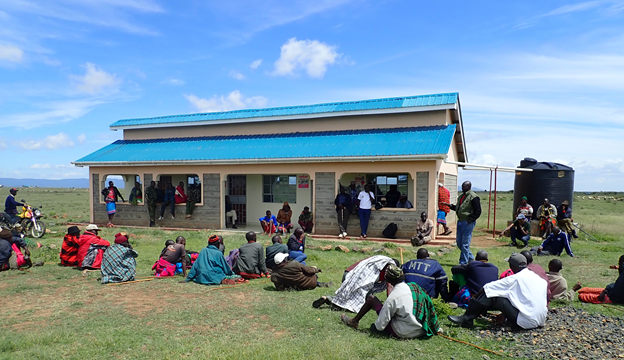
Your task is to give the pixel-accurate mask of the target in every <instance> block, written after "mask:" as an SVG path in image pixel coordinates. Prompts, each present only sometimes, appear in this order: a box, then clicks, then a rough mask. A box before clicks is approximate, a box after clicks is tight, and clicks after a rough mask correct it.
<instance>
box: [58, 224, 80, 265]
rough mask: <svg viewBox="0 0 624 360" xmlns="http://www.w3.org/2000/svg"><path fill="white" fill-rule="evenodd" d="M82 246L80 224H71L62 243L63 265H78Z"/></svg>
mask: <svg viewBox="0 0 624 360" xmlns="http://www.w3.org/2000/svg"><path fill="white" fill-rule="evenodd" d="M79 248H80V229H79V228H78V226H71V227H69V228H68V229H67V235H65V237H64V238H63V245H61V253H60V255H59V256H60V258H61V265H62V266H78V265H80V264H79V263H78V249H79Z"/></svg>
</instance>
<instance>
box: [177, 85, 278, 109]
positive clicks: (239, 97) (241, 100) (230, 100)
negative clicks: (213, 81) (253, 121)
mask: <svg viewBox="0 0 624 360" xmlns="http://www.w3.org/2000/svg"><path fill="white" fill-rule="evenodd" d="M184 97H185V98H186V99H187V100H188V101H189V102H190V103H191V104H192V105H193V106H194V107H195V108H196V109H197V110H199V111H201V112H217V111H229V110H239V109H245V108H248V107H263V106H265V105H266V103H267V99H266V98H265V97H263V96H252V97H245V96H244V95H243V94H241V93H240V91H238V90H234V91H232V92H231V93H229V94H228V95H227V96H217V95H215V96H213V97H212V98H210V99H202V98H199V97H197V96H195V95H193V94H189V95H184Z"/></svg>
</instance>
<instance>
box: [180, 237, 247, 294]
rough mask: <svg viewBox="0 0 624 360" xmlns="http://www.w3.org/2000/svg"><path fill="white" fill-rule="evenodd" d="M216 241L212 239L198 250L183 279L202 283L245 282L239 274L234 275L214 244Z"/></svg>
mask: <svg viewBox="0 0 624 360" xmlns="http://www.w3.org/2000/svg"><path fill="white" fill-rule="evenodd" d="M209 241H210V240H209ZM216 243H217V242H215V241H214V239H213V242H212V243H210V242H209V243H208V246H207V247H205V248H203V249H202V250H201V251H200V252H199V255H197V259H196V260H195V262H194V263H193V267H192V268H191V270H190V271H189V273H188V276H187V277H186V279H185V280H184V281H186V282H189V281H194V282H196V283H198V284H202V285H219V284H226V285H232V284H234V283H242V282H245V280H243V279H242V278H241V277H240V276H235V275H234V272H232V269H230V266H229V265H228V263H227V261H225V257H224V256H223V253H221V251H220V250H219V249H218V248H217V247H216V246H215V245H214V244H216Z"/></svg>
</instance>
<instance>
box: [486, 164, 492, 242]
mask: <svg viewBox="0 0 624 360" xmlns="http://www.w3.org/2000/svg"><path fill="white" fill-rule="evenodd" d="M491 208H492V169H490V196H489V197H488V223H487V229H488V230H490V209H491Z"/></svg>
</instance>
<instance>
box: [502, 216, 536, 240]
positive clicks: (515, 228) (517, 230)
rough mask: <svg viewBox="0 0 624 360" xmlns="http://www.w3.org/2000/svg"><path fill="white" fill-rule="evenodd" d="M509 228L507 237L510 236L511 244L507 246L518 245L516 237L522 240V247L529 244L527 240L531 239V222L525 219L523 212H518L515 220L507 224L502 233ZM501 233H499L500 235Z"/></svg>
mask: <svg viewBox="0 0 624 360" xmlns="http://www.w3.org/2000/svg"><path fill="white" fill-rule="evenodd" d="M507 230H509V237H511V244H509V246H518V243H516V239H520V240H522V242H523V243H524V247H527V246H529V240H531V222H530V221H527V219H526V216H524V214H519V215H518V216H517V217H516V220H515V221H514V222H512V223H511V225H509V226H507V228H506V229H505V230H503V233H504V232H506V231H507ZM502 236H503V234H502V233H501V237H502Z"/></svg>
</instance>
